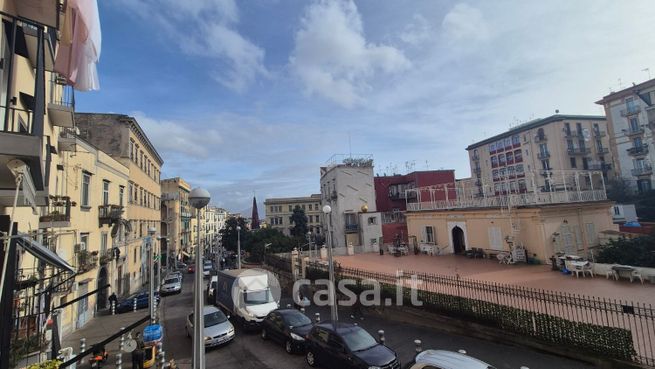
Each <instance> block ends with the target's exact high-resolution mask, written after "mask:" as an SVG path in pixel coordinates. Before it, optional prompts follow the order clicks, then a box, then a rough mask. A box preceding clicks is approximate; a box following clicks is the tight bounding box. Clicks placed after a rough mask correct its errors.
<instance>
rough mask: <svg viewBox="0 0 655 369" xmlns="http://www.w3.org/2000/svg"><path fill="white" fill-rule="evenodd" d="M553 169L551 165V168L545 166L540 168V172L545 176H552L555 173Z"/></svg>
mask: <svg viewBox="0 0 655 369" xmlns="http://www.w3.org/2000/svg"><path fill="white" fill-rule="evenodd" d="M552 170H553V168H550V167H549V168H544V169H541V170H539V174H541V175H542V176H544V177H552V175H553V172H552Z"/></svg>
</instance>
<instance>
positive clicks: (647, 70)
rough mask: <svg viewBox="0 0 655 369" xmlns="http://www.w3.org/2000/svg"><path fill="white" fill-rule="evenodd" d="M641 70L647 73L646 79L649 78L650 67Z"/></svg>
mask: <svg viewBox="0 0 655 369" xmlns="http://www.w3.org/2000/svg"><path fill="white" fill-rule="evenodd" d="M641 71H642V72H646V73H648V79H649V80H650V68H644V69H642V70H641Z"/></svg>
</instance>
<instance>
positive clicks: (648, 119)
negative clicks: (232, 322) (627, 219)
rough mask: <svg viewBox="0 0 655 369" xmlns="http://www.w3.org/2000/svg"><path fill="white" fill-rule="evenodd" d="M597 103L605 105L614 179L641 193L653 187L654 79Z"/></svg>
mask: <svg viewBox="0 0 655 369" xmlns="http://www.w3.org/2000/svg"><path fill="white" fill-rule="evenodd" d="M596 104H599V105H602V106H603V107H604V108H605V115H606V116H607V123H608V132H609V138H610V144H611V149H612V154H613V155H612V156H613V165H614V168H613V169H614V171H613V174H614V179H622V180H624V181H626V182H627V183H628V184H629V185H630V187H631V188H632V189H633V190H636V191H638V192H640V193H643V192H647V191H650V190H652V189H653V182H655V174H654V173H653V163H655V79H651V80H648V81H646V82H643V83H640V84H638V85H633V86H631V87H629V88H626V89H624V90H621V91H617V92H613V93H611V94H609V95H607V96H605V97H603V98H602V99H601V100H599V101H597V102H596Z"/></svg>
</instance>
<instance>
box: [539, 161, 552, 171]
mask: <svg viewBox="0 0 655 369" xmlns="http://www.w3.org/2000/svg"><path fill="white" fill-rule="evenodd" d="M541 167H542V168H544V170H550V169H551V168H550V160H548V159H546V160H542V161H541Z"/></svg>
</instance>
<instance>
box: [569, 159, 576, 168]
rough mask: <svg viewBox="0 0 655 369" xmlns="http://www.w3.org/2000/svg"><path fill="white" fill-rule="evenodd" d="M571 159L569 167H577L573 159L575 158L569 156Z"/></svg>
mask: <svg viewBox="0 0 655 369" xmlns="http://www.w3.org/2000/svg"><path fill="white" fill-rule="evenodd" d="M570 159H571V168H577V167H578V163H577V162H576V161H575V158H570Z"/></svg>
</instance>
